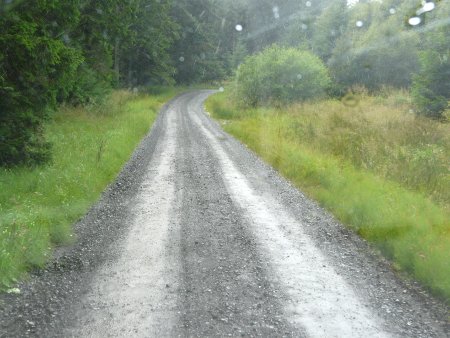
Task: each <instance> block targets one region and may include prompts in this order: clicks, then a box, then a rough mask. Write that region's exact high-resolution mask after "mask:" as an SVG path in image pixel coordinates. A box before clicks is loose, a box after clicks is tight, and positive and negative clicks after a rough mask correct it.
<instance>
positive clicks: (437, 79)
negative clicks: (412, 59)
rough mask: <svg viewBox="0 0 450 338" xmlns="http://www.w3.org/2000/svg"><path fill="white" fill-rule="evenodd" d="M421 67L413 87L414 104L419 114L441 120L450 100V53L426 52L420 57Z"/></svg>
mask: <svg viewBox="0 0 450 338" xmlns="http://www.w3.org/2000/svg"><path fill="white" fill-rule="evenodd" d="M420 66H421V67H420V72H419V73H418V74H416V75H415V76H414V82H413V86H412V95H413V99H414V104H415V106H416V107H417V110H418V113H419V114H422V115H425V116H428V117H432V118H441V117H442V114H443V112H444V111H445V109H447V108H448V107H449V100H450V82H449V80H448V79H449V78H450V51H449V52H447V53H446V54H444V55H440V54H439V53H438V52H436V51H432V50H430V51H425V52H423V53H421V55H420Z"/></svg>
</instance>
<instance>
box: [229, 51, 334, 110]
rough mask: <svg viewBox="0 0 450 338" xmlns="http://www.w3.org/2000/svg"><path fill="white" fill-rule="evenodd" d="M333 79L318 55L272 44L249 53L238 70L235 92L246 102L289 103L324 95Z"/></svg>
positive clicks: (255, 104)
mask: <svg viewBox="0 0 450 338" xmlns="http://www.w3.org/2000/svg"><path fill="white" fill-rule="evenodd" d="M330 83H331V80H330V77H329V75H328V71H327V68H326V67H325V65H324V64H323V62H322V61H321V60H320V59H319V58H318V57H317V56H315V55H313V54H312V53H310V52H307V51H301V50H298V49H295V48H283V47H279V46H276V45H274V46H272V47H269V48H267V49H266V50H264V51H263V52H261V53H259V54H257V55H253V56H249V57H247V58H246V60H245V62H244V63H243V64H242V65H241V66H240V67H239V69H238V71H237V74H236V94H237V97H238V99H239V101H240V102H241V104H243V105H244V106H253V107H254V106H257V105H259V104H270V103H275V104H287V103H291V102H295V101H304V100H308V99H313V98H319V97H323V96H324V95H325V93H326V90H327V88H328V87H329V86H330Z"/></svg>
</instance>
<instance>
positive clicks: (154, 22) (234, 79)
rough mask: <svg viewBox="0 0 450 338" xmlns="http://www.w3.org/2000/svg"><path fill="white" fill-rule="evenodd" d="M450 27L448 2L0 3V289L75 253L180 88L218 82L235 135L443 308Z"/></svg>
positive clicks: (213, 107)
mask: <svg viewBox="0 0 450 338" xmlns="http://www.w3.org/2000/svg"><path fill="white" fill-rule="evenodd" d="M449 20H450V4H449V2H446V1H435V2H431V1H417V0H405V1H400V0H384V1H382V2H381V1H369V0H365V1H351V2H350V1H342V0H334V1H326V0H316V1H305V2H300V3H299V2H298V1H294V0H285V1H280V2H279V3H278V4H274V3H273V1H267V0H259V1H258V0H224V1H217V0H127V1H119V0H101V1H95V2H91V1H86V0H76V1H70V2H66V1H61V0H37V1H27V0H14V1H6V2H2V3H1V4H0V29H1V30H0V32H1V33H0V97H1V100H0V166H1V167H2V169H1V171H0V187H1V195H0V216H1V218H0V229H1V231H0V276H1V280H0V287H1V288H3V289H9V288H10V287H11V286H12V285H13V284H14V283H15V281H16V280H17V278H18V277H19V276H21V275H23V274H24V272H25V271H27V270H28V269H30V268H34V267H36V266H37V267H39V266H43V264H45V262H46V260H47V259H48V257H49V254H50V252H51V248H52V246H54V245H58V244H61V243H68V242H70V240H71V237H70V235H71V226H70V225H71V223H72V222H73V221H75V220H76V219H77V218H78V217H79V216H80V215H82V214H83V212H84V211H85V210H86V209H87V207H88V206H89V205H91V204H92V203H93V202H94V201H95V199H96V198H98V195H99V193H100V191H101V190H102V189H103V188H104V187H105V186H106V185H107V183H108V182H110V181H111V180H113V179H114V177H115V175H116V174H117V172H118V171H119V170H120V167H121V165H123V163H124V162H125V161H126V159H127V156H129V154H130V153H131V152H132V150H133V147H134V146H135V145H136V144H137V143H138V141H139V139H140V138H142V136H143V135H144V134H145V132H146V130H148V128H149V127H150V125H151V122H152V119H154V116H155V114H156V112H157V110H158V107H159V106H160V105H161V104H162V102H163V101H164V100H168V99H169V98H170V97H171V96H172V95H174V94H175V93H176V92H178V90H179V89H173V86H176V85H178V86H179V85H193V84H201V83H203V84H204V83H210V84H211V83H213V84H214V86H216V87H219V86H223V87H221V89H222V88H225V89H224V90H225V93H223V94H220V95H219V96H217V97H215V98H212V99H211V100H210V102H209V103H208V107H209V110H210V111H211V112H212V113H213V114H214V116H215V117H217V118H219V119H221V120H225V121H226V123H225V124H224V128H225V129H226V130H227V131H229V132H230V133H232V134H233V135H235V136H237V137H238V138H239V139H241V140H242V141H244V142H245V143H247V144H249V146H250V147H251V148H252V149H253V150H255V151H256V152H257V153H259V154H261V156H262V157H263V158H264V159H265V160H267V161H268V162H269V163H271V164H272V165H274V167H276V168H278V169H279V170H280V172H281V173H283V174H284V175H285V176H286V177H288V178H289V179H292V180H293V181H294V182H295V183H296V184H298V186H300V187H301V188H302V189H304V190H305V191H306V192H308V193H309V194H310V195H311V196H313V197H314V198H316V199H317V200H319V201H320V202H321V203H322V204H323V205H324V206H326V207H327V208H329V209H330V210H332V211H333V212H334V213H335V214H336V215H337V217H338V218H339V219H341V220H342V221H343V222H344V223H347V224H350V225H351V226H352V227H353V228H355V230H356V231H358V233H360V234H361V235H362V236H363V237H365V238H367V239H369V240H370V241H372V242H374V243H375V244H376V245H377V246H378V247H379V248H380V250H381V251H382V252H383V253H385V254H386V255H387V256H388V257H389V258H391V259H392V260H393V261H394V262H395V264H397V265H398V267H399V268H400V269H403V270H405V271H408V272H409V273H411V274H412V275H413V276H415V277H416V278H418V279H419V280H421V281H422V282H423V283H424V285H426V286H428V287H430V288H431V289H432V290H433V291H434V292H436V293H437V294H440V295H443V296H444V297H447V299H448V297H449V295H450V287H449V285H450V282H449V281H450V271H449V269H448V267H446V265H445V262H448V261H449V258H450V257H449V253H450V250H449V248H450V236H449V235H450V222H449V212H450V211H449V196H448V192H449V191H450V189H449V184H450V179H449V178H450V173H449V170H450V169H449V167H448V158H449V157H450V156H449V155H450V146H449V144H450V140H449V135H450V133H449V132H448V131H449V129H448V125H449V124H448V121H449V117H450V108H449V100H450V81H449V78H450V29H449ZM169 87H172V89H170V88H169ZM129 120H130V121H134V122H135V124H134V122H132V123H128V122H126V123H125V121H129ZM142 126H145V128H143V127H142ZM123 128H125V129H123ZM126 128H128V129H126ZM144 129H145V130H144ZM89 133H91V134H89ZM78 139H81V140H85V141H86V142H85V143H82V144H83V145H84V148H83V151H87V152H88V153H86V154H85V153H84V152H83V154H84V155H83V156H85V157H83V158H79V159H78V160H76V157H75V155H74V156H69V155H68V154H76V153H79V151H78V150H75V149H73V150H71V151H67V152H64V151H63V149H65V148H67V147H69V148H68V149H71V148H70V147H72V146H73V147H77V146H79V145H77V144H73V145H71V144H70V143H71V142H73V143H76V142H75V140H78ZM114 142H119V143H120V142H125V145H124V146H123V150H121V149H118V150H117V149H116V150H114V151H113V150H112V149H113V147H112V145H113V144H114ZM119 143H117V144H119ZM64 147H65V148H64ZM116 148H120V147H116ZM108 151H111V152H112V153H110V154H109V155H108ZM122 151H123V153H122ZM114 152H120V154H116V153H114ZM116 157H117V158H116ZM84 158H86V160H83V159H84ZM69 161H81V162H80V163H79V164H78V166H77V167H74V166H73V164H72V167H70V168H69V166H68V163H67V162H69ZM84 161H87V162H88V163H89V165H86V166H85V164H83V163H84ZM105 161H112V162H113V163H114V165H113V166H112V169H111V171H109V169H108V170H106V169H104V168H103V167H102V163H106V162H105ZM64 163H65V164H64ZM94 172H95V174H94ZM97 174H98V175H99V178H98V181H95V177H92V176H96V175H97ZM71 175H72V176H71ZM73 175H74V176H73ZM80 175H81V176H80ZM83 175H85V176H86V186H85V187H84V188H80V189H79V188H75V187H71V186H70V184H69V185H67V186H65V185H64V184H66V183H67V182H71V181H74V182H75V181H77V182H79V181H80V180H82V177H84V176H83ZM58 179H60V180H61V181H58ZM90 179H92V180H93V181H90ZM62 182H66V183H62ZM96 182H97V183H96ZM66 187H67V188H66ZM362 188H365V189H362ZM65 189H68V190H65ZM83 189H84V190H83ZM342 196H346V198H345V201H344V198H342ZM380 210H383V212H380Z"/></svg>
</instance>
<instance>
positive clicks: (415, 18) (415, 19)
mask: <svg viewBox="0 0 450 338" xmlns="http://www.w3.org/2000/svg"><path fill="white" fill-rule="evenodd" d="M421 22H422V19H420V18H419V17H418V16H413V17H412V18H410V19H409V20H408V23H409V24H410V25H411V26H417V25H418V24H420V23H421Z"/></svg>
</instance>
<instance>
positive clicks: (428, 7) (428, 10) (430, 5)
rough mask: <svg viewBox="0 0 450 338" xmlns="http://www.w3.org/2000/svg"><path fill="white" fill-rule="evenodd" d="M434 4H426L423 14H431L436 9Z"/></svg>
mask: <svg viewBox="0 0 450 338" xmlns="http://www.w3.org/2000/svg"><path fill="white" fill-rule="evenodd" d="M435 7H436V6H435V4H434V2H425V3H424V4H423V7H422V12H430V11H432V10H433V9H434V8H435Z"/></svg>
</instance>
